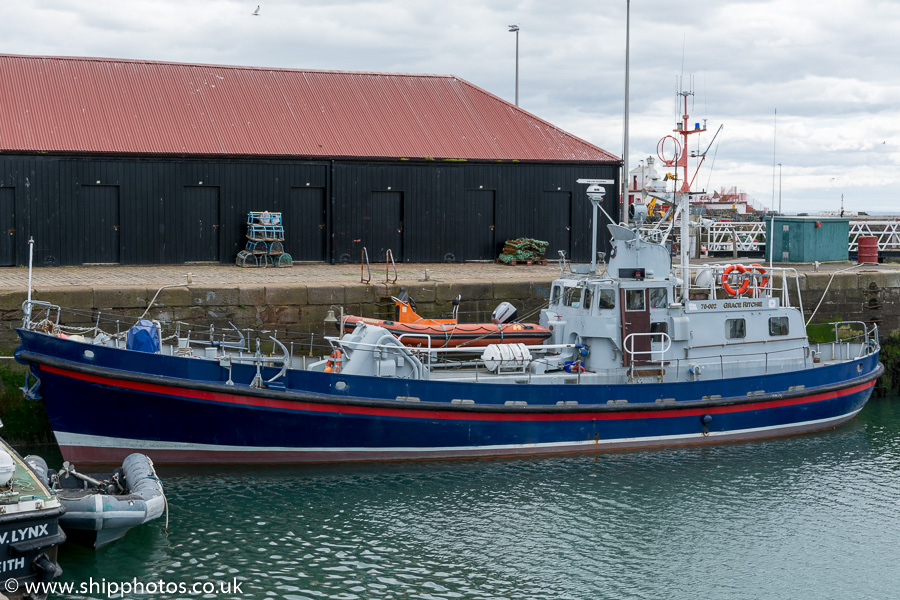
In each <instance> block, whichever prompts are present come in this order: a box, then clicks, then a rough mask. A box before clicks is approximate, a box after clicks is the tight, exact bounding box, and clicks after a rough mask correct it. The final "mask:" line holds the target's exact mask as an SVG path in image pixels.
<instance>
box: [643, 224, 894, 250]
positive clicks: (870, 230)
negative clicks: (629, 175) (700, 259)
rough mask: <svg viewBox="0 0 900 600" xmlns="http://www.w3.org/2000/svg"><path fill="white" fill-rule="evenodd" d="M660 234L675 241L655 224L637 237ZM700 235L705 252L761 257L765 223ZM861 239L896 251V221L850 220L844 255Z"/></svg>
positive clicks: (713, 228) (707, 229) (708, 229)
mask: <svg viewBox="0 0 900 600" xmlns="http://www.w3.org/2000/svg"><path fill="white" fill-rule="evenodd" d="M670 229H671V232H670ZM663 233H665V234H669V235H672V236H673V237H674V238H677V237H678V227H674V228H670V227H668V226H663V227H660V226H659V225H658V224H656V223H653V224H649V225H644V226H643V227H641V234H642V235H643V236H644V239H647V240H655V241H659V238H660V237H661V234H663ZM700 236H701V237H700V239H701V240H702V245H703V246H705V247H706V249H707V251H709V252H734V250H735V244H736V245H737V251H738V252H743V253H755V254H762V253H765V251H766V222H763V221H714V222H712V223H708V222H706V223H705V224H704V225H702V227H701V233H700ZM865 236H875V237H877V238H878V250H879V252H885V251H887V252H900V221H890V220H884V221H850V235H849V237H848V240H847V252H848V253H855V252H856V251H857V249H858V245H859V238H860V237H865ZM675 242H676V243H677V240H675Z"/></svg>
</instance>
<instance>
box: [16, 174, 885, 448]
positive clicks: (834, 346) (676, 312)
mask: <svg viewBox="0 0 900 600" xmlns="http://www.w3.org/2000/svg"><path fill="white" fill-rule="evenodd" d="M582 182H583V183H587V184H589V187H588V190H587V192H588V197H589V198H590V200H591V202H592V203H593V205H594V221H593V222H594V223H595V227H596V223H597V218H596V214H597V209H598V208H599V207H600V204H601V203H602V198H603V194H604V191H605V188H604V187H603V186H605V185H610V184H612V183H613V182H606V181H582ZM655 189H656V190H657V191H656V192H654V193H659V194H662V192H660V191H658V190H659V189H661V188H659V187H657V188H655ZM670 194H671V193H670ZM674 195H675V196H676V197H679V198H680V200H681V202H682V206H683V207H686V205H687V198H688V194H687V193H683V192H679V193H676V194H674ZM632 211H633V220H632V221H633V222H632V225H631V226H625V225H621V224H610V225H609V226H608V228H609V230H610V233H611V235H612V238H613V247H612V253H611V254H610V256H611V258H610V260H609V263H608V264H597V262H596V261H595V262H594V263H593V264H591V265H580V266H572V265H568V264H567V263H566V262H565V261H564V260H561V264H560V277H559V278H558V279H557V280H556V281H554V283H553V285H552V288H551V293H550V298H549V302H548V304H547V306H546V307H545V308H544V309H543V310H542V311H541V315H540V326H541V327H542V328H545V329H546V330H547V331H550V332H551V334H550V337H549V338H548V339H546V340H544V341H543V342H542V343H540V344H533V345H527V346H526V345H524V344H489V345H487V346H486V347H483V348H481V347H479V348H446V347H441V348H432V347H431V339H430V338H428V337H427V336H423V337H422V338H421V344H410V343H409V342H410V340H409V339H400V338H403V337H406V335H404V336H400V338H398V337H395V336H394V335H393V334H392V333H391V332H390V331H388V330H387V329H385V328H383V327H380V326H378V324H377V322H368V323H367V322H363V321H361V322H359V323H358V324H357V326H356V327H355V328H354V329H353V331H351V332H350V333H347V334H345V335H343V336H341V337H334V338H327V341H328V343H329V344H330V347H328V349H327V350H326V351H325V353H323V354H322V357H321V359H320V360H316V361H314V362H312V363H311V364H308V363H307V361H306V358H305V357H304V356H303V353H302V352H301V353H300V355H295V353H294V352H293V345H292V344H291V349H289V348H288V347H287V346H286V345H285V344H286V343H289V342H287V340H284V342H285V343H283V341H282V340H277V339H275V338H274V337H273V338H270V339H271V340H272V348H273V353H272V354H263V353H262V352H261V351H260V342H259V338H257V342H256V348H255V351H254V350H253V349H252V348H251V346H250V344H249V343H248V342H247V340H249V339H252V337H253V336H252V335H248V336H246V337H245V336H244V335H242V334H240V339H237V338H235V337H234V336H233V335H232V336H231V337H229V336H226V335H224V334H222V330H221V329H220V330H215V331H214V330H213V329H212V328H210V329H209V332H208V337H206V338H204V339H197V338H196V335H197V332H198V331H199V330H200V329H199V328H198V326H197V325H196V324H191V325H188V324H184V323H165V322H161V321H144V320H141V321H140V322H139V323H138V324H137V325H135V326H134V327H133V328H132V329H130V330H129V332H128V333H127V335H124V334H122V333H120V332H119V331H118V328H117V327H116V332H115V333H113V332H112V326H110V327H106V329H108V331H107V330H104V327H105V326H106V324H107V323H112V322H113V321H108V322H107V321H104V320H103V317H102V315H97V316H96V318H95V319H94V321H93V322H94V326H93V327H82V328H80V329H79V328H75V327H71V328H67V327H66V326H65V319H64V318H63V317H62V316H61V315H62V312H63V311H62V309H60V308H59V307H56V306H51V305H49V304H47V303H41V302H38V301H31V300H30V299H29V301H28V302H27V303H26V306H25V313H26V317H25V320H24V325H23V327H22V328H21V329H19V330H18V334H19V336H20V338H21V342H22V343H21V346H20V347H19V348H18V349H17V350H16V358H17V359H18V360H19V362H21V363H23V364H26V365H28V366H29V367H30V369H31V373H32V374H33V375H34V377H35V384H34V385H32V386H31V387H30V388H29V390H28V393H29V394H30V395H31V396H36V395H38V394H39V395H40V396H42V397H43V400H44V403H45V405H46V407H47V414H48V416H49V418H50V423H51V425H52V427H53V430H54V432H55V435H56V439H57V441H58V443H59V446H60V449H61V450H62V454H63V456H64V457H65V458H66V460H69V461H72V462H77V463H79V464H85V463H87V464H90V463H107V464H117V463H120V462H121V461H122V460H123V459H124V458H125V457H126V456H127V455H129V454H131V453H132V452H141V453H144V454H146V455H147V456H149V457H150V458H151V459H152V460H153V462H155V463H157V464H160V463H223V462H225V463H253V462H256V463H302V462H335V461H360V460H395V459H437V458H450V457H473V456H503V455H525V454H548V453H561V452H591V451H599V450H607V449H620V448H647V447H655V446H667V445H680V444H706V443H714V442H722V441H730V440H745V439H756V438H764V437H774V436H780V435H787V434H794V433H803V432H809V431H816V430H822V429H828V428H831V427H834V426H837V425H839V424H841V423H843V422H845V421H848V420H850V419H852V418H853V417H854V416H855V415H856V414H857V413H859V411H860V410H861V409H862V408H863V406H864V405H865V403H866V401H867V400H868V399H869V397H870V395H871V394H872V390H873V388H874V386H875V381H876V380H877V379H878V377H879V376H880V375H881V373H882V371H883V367H882V366H881V364H880V363H879V362H878V355H879V351H880V346H879V343H878V330H877V327H876V326H875V325H870V324H866V323H852V322H846V323H835V324H834V335H833V338H832V339H829V341H828V342H827V343H823V342H821V341H820V342H810V340H809V339H808V337H807V335H806V326H805V325H806V324H805V323H804V320H803V312H802V309H801V306H794V305H792V304H791V303H792V302H794V301H796V302H799V298H800V293H799V292H800V290H799V285H797V286H796V289H794V288H793V287H792V282H796V279H797V274H796V272H795V271H793V269H790V268H773V267H772V266H771V265H770V266H769V268H768V269H766V268H764V267H763V266H761V265H758V264H753V265H749V266H744V265H735V264H730V265H703V266H692V265H690V264H689V261H688V260H687V256H686V251H685V250H682V261H681V265H680V266H679V267H678V268H677V269H676V268H673V265H672V261H671V257H670V254H669V251H668V250H667V248H666V246H665V244H664V241H665V240H658V239H657V240H654V239H650V238H649V237H648V236H647V235H645V234H644V233H643V232H642V231H641V229H640V221H641V216H642V215H643V214H645V211H644V209H643V208H642V207H641V206H640V205H633V207H632ZM642 211H643V212H642ZM682 214H688V211H687V210H683V211H682ZM686 228H687V224H686V223H684V222H683V223H682V237H681V239H688V234H687V229H686ZM594 238H595V239H596V231H595V236H594ZM151 304H152V302H151ZM148 311H149V308H148ZM118 318H121V317H118ZM83 321H84V317H83V316H82V323H83ZM186 331H187V332H188V333H187V334H185V332H186ZM192 335H193V336H194V337H193V338H192ZM204 335H205V334H204ZM304 335H306V334H304ZM169 340H172V341H171V343H168V341H169ZM276 348H280V354H279V353H278V352H275V349H276ZM329 351H330V353H329Z"/></svg>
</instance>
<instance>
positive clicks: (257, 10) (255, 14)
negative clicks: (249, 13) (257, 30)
mask: <svg viewBox="0 0 900 600" xmlns="http://www.w3.org/2000/svg"><path fill="white" fill-rule="evenodd" d="M253 16H254V17H258V16H259V5H258V4H257V5H256V10H254V11H253Z"/></svg>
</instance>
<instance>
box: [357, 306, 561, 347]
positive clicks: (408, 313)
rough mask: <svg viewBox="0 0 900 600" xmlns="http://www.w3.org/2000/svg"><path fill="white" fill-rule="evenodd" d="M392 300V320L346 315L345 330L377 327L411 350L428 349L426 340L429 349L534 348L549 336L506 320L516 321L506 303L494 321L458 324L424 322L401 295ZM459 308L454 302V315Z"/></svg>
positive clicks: (537, 328)
mask: <svg viewBox="0 0 900 600" xmlns="http://www.w3.org/2000/svg"><path fill="white" fill-rule="evenodd" d="M392 300H393V301H394V303H395V304H396V305H397V313H396V315H397V316H396V318H395V319H394V320H393V321H389V320H387V319H372V318H368V317H356V316H353V315H345V316H344V320H343V325H344V331H353V330H354V329H355V328H356V324H357V323H368V324H370V325H377V326H378V327H384V328H385V329H387V330H388V331H390V332H391V333H392V334H393V335H394V336H395V337H397V338H398V339H399V340H400V341H401V342H402V343H403V345H405V346H409V347H412V348H422V347H428V344H429V341H428V338H430V339H431V347H432V348H459V347H467V346H470V347H473V348H480V347H484V346H488V345H490V344H525V345H534V344H540V343H541V342H543V341H544V340H546V339H547V338H548V337H550V330H549V329H546V328H544V327H541V326H540V325H536V324H535V323H516V322H509V321H508V320H509V319H514V318H515V309H514V308H513V307H512V306H511V305H510V304H508V303H506V302H504V303H503V304H501V305H500V306H498V307H497V310H495V311H494V317H495V322H492V323H459V322H457V320H456V319H455V318H453V319H425V318H423V317H421V316H419V315H418V314H417V313H416V311H415V303H414V302H413V301H412V299H409V298H408V297H404V296H403V295H401V297H400V298H392ZM458 306H459V304H458V299H457V301H456V302H455V305H454V308H453V314H454V316H456V310H457V308H458ZM504 309H505V310H504ZM498 313H499V316H498ZM498 321H499V322H498ZM503 321H506V322H503Z"/></svg>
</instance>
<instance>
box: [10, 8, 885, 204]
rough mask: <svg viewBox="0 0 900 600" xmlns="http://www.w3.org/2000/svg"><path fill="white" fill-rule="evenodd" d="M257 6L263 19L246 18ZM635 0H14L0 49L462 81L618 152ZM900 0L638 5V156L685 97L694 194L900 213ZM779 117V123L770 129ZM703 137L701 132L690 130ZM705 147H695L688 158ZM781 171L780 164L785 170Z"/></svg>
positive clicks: (665, 129) (633, 106)
mask: <svg viewBox="0 0 900 600" xmlns="http://www.w3.org/2000/svg"><path fill="white" fill-rule="evenodd" d="M257 4H260V14H259V16H253V15H252V13H253V11H254V9H255V8H256V6H257ZM625 7H626V0H615V1H614V0H603V1H598V0H569V1H566V2H548V1H546V0H543V1H541V0H490V1H488V0H482V1H480V2H479V1H475V0H453V1H452V2H438V1H435V0H430V1H426V0H370V1H366V0H251V1H250V2H238V1H232V0H180V1H173V0H128V1H127V2H123V1H122V0H92V1H91V2H82V1H78V0H68V1H67V0H16V1H15V2H9V3H7V4H6V5H5V6H4V10H3V13H4V25H3V27H2V30H3V35H2V36H0V53H9V54H32V55H53V56H97V57H110V58H133V59H148V60H164V61H176V62H199V63H214V64H228V65H251V66H264V67H286V68H304V69H341V70H352V71H382V72H404V73H435V74H452V75H456V76H458V77H460V78H462V79H466V80H468V81H470V82H472V83H474V84H475V85H478V86H480V87H482V88H484V89H486V90H488V91H489V92H492V93H494V94H496V95H498V96H500V97H502V98H505V99H507V100H509V101H513V99H514V96H515V34H513V33H510V32H509V31H508V25H509V24H512V23H517V24H519V25H520V27H521V30H520V34H519V35H520V38H519V77H520V79H519V99H520V101H519V104H520V105H521V107H522V108H524V109H525V110H528V111H529V112H532V113H534V114H535V115H537V116H539V117H541V118H543V119H545V120H547V121H550V122H551V123H554V124H555V125H558V126H560V127H561V128H563V129H565V130H566V131H569V132H571V133H573V134H575V135H577V136H579V137H581V138H583V139H585V140H587V141H589V142H591V143H593V144H596V145H598V146H600V147H602V148H604V149H606V150H609V151H610V152H613V153H615V154H617V155H621V154H622V150H623V111H624V88H625V23H626V10H625ZM897 31H900V1H898V0H885V1H877V0H820V1H818V2H808V1H807V0H777V1H776V0H772V1H757V0H746V1H743V2H740V1H736V0H718V1H710V0H692V1H691V2H676V3H673V2H670V1H662V0H633V1H632V3H631V78H630V81H631V85H630V88H631V89H630V97H631V102H630V113H631V118H630V142H629V163H630V165H631V166H635V165H637V164H638V162H639V161H640V160H642V159H645V158H646V157H647V156H650V155H656V147H657V142H658V141H659V139H660V138H662V137H663V136H665V135H668V134H669V133H671V131H672V129H673V127H674V125H675V123H676V121H677V120H678V118H679V115H680V110H676V101H675V94H676V92H677V89H678V84H677V81H678V79H679V78H682V79H681V80H682V81H683V83H682V85H681V87H682V88H692V89H693V91H694V96H693V97H692V98H691V101H690V108H689V111H690V112H691V121H692V122H698V121H702V120H703V119H706V120H707V127H708V129H709V133H708V134H703V135H701V136H699V137H700V139H699V147H700V149H701V150H703V149H705V148H706V147H707V145H708V144H709V143H710V141H711V140H712V134H713V132H714V131H715V130H716V129H718V127H719V125H723V126H724V129H723V130H722V132H721V133H720V134H719V136H718V138H717V139H716V141H715V143H714V144H713V145H712V147H711V148H710V150H709V156H708V158H707V161H706V163H705V164H704V165H703V168H702V170H701V171H700V173H699V175H698V177H697V180H696V185H695V189H698V188H699V189H708V190H717V189H720V188H722V187H730V186H737V187H739V188H741V189H742V190H744V191H747V192H749V193H750V194H751V195H752V196H753V197H754V198H755V199H756V200H757V202H759V203H760V204H762V205H764V206H767V207H771V206H773V202H774V207H775V208H776V209H777V208H778V203H779V194H780V197H781V203H782V207H783V210H784V212H816V211H819V210H839V209H840V206H841V195H842V194H843V196H844V206H845V208H846V209H847V210H866V211H870V212H875V211H881V212H896V213H900V196H898V191H900V169H898V163H900V147H898V146H900V36H898V35H897ZM776 111H777V118H776ZM694 137H695V138H696V137H697V136H694ZM696 144H698V142H696V141H695V142H694V143H693V144H692V148H694V145H696ZM779 163H780V164H781V167H780V168H779V167H777V166H776V165H777V164H779Z"/></svg>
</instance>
